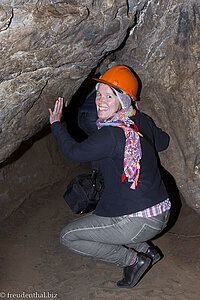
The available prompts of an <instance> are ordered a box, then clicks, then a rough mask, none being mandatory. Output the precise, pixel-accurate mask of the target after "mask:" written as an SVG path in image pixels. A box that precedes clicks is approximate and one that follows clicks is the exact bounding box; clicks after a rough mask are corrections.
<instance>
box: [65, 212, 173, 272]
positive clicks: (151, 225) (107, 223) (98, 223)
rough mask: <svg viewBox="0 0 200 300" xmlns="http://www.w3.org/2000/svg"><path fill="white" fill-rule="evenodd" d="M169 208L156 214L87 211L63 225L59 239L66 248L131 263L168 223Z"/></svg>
mask: <svg viewBox="0 0 200 300" xmlns="http://www.w3.org/2000/svg"><path fill="white" fill-rule="evenodd" d="M168 219H169V210H168V211H166V212H164V213H163V214H160V215H158V216H156V217H148V218H142V217H124V216H123V217H100V216H97V215H94V214H92V213H89V214H87V215H85V216H82V217H80V218H78V219H76V220H74V221H73V222H71V223H69V224H68V225H67V226H66V227H64V228H63V230H62V231H61V235H60V241H61V243H62V244H63V245H64V246H66V247H67V248H68V249H69V250H71V251H73V252H75V253H78V254H81V255H87V256H90V257H94V258H97V259H100V260H103V261H107V262H111V263H114V264H117V265H118V266H120V267H125V266H128V265H130V263H131V261H132V259H133V258H134V257H135V256H136V254H137V252H146V250H147V249H148V247H149V245H148V243H147V241H149V240H151V239H152V238H153V237H155V236H156V235H157V234H158V233H160V232H161V231H162V230H163V229H164V228H165V227H166V225H167V221H168Z"/></svg>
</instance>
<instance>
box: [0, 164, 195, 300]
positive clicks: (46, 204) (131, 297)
mask: <svg viewBox="0 0 200 300" xmlns="http://www.w3.org/2000/svg"><path fill="white" fill-rule="evenodd" d="M84 168H85V167H84V166H83V167H82V171H83V172H82V173H84ZM79 173H80V169H79ZM74 175H76V174H71V176H72V177H73V176H74ZM70 179H71V178H69V180H70ZM66 184H67V183H66V181H63V182H59V183H58V184H55V185H54V186H49V187H46V188H44V189H42V190H39V191H36V192H34V193H33V194H32V195H31V196H30V197H29V199H27V200H26V201H25V202H24V203H23V204H22V205H21V206H20V207H19V208H18V209H17V210H16V211H15V212H14V213H13V214H12V215H11V216H10V217H9V218H7V219H6V220H5V221H4V222H3V223H2V224H1V228H0V239H1V249H0V262H1V265H0V298H4V299H14V298H15V299H25V298H26V299H36V298H40V299H47V298H48V299H69V300H75V299H77V300H83V299H85V300H89V299H91V300H102V299H107V300H115V299H117V300H124V299H127V300H143V299H145V300H147V299H153V300H157V299H158V300H162V299H163V300H168V299H172V300H198V299H200V296H199V294H200V275H199V273H200V233H199V231H200V230H199V228H200V218H199V216H198V215H197V214H196V213H195V212H194V211H193V210H191V209H190V208H189V207H188V206H186V204H185V203H182V209H181V212H180V214H179V217H178V220H177V221H176V223H175V225H174V226H173V227H172V228H170V230H169V231H168V232H166V233H165V234H164V235H162V236H161V237H159V238H157V239H155V240H154V244H156V245H157V246H158V247H159V248H160V249H161V250H162V252H163V254H164V258H163V259H162V260H161V261H160V262H159V263H157V264H156V265H154V266H153V267H152V268H151V270H150V271H149V272H148V273H147V274H146V275H145V276H144V278H143V279H142V280H141V281H140V282H139V283H138V285H137V286H136V287H134V288H132V289H120V288H118V287H117V286H116V282H117V281H118V280H120V279H121V278H122V269H121V268H119V267H117V266H116V265H112V264H109V263H105V262H102V261H97V260H95V259H91V258H88V257H83V256H79V255H76V254H73V253H71V252H70V251H68V250H67V249H66V248H64V247H63V246H62V245H60V243H59V233H60V231H61V229H62V228H63V227H64V225H65V224H66V223H68V222H70V221H71V220H73V219H75V218H77V215H74V214H73V213H72V212H71V211H70V209H69V208H68V206H67V204H66V203H65V202H64V199H63V198H62V195H63V192H64V190H65V187H66ZM78 217H79V216H78ZM14 294H15V295H14Z"/></svg>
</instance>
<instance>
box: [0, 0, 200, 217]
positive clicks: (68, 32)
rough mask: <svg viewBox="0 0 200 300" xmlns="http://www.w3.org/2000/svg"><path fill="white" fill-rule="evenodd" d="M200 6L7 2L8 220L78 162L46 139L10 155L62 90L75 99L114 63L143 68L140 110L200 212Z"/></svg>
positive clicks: (2, 127)
mask: <svg viewBox="0 0 200 300" xmlns="http://www.w3.org/2000/svg"><path fill="white" fill-rule="evenodd" d="M199 6H200V4H199V1H198V0H189V1H183V0H180V1H172V0H158V1H156V0H155V1H153V0H148V1H147V0H146V1H145V0H141V1H140V0H135V1H133V0H129V1H123V0H116V1H114V0H96V1H92V0H84V1H75V0H74V1H70V0H69V1H64V0H63V1H58V0H40V1H39V0H38V1H37V0H29V1H23V0H16V1H9V0H2V1H1V3H0V145H1V151H0V162H2V163H1V166H0V167H1V169H0V186H1V191H0V202H1V203H0V207H3V215H2V216H3V217H5V216H6V215H8V214H9V213H10V212H11V211H12V210H13V209H14V208H16V207H17V206H18V205H19V204H20V203H22V201H23V199H25V198H26V197H28V195H30V194H31V192H32V191H33V190H34V189H35V188H37V189H39V187H40V186H41V187H43V186H45V185H47V184H48V182H49V183H50V184H52V183H53V182H56V181H57V180H59V178H61V177H63V176H66V168H69V169H70V167H74V165H73V164H72V165H71V164H70V163H69V162H66V161H65V160H64V159H63V157H61V156H60V154H59V151H58V149H57V148H56V146H55V144H54V141H53V140H52V139H51V138H50V137H48V136H47V137H46V138H43V139H41V146H38V143H39V141H37V142H35V143H36V145H35V144H34V145H33V147H30V149H29V150H27V151H26V152H25V153H24V154H23V155H22V156H21V157H19V153H18V158H17V159H16V158H15V159H13V158H12V156H11V159H10V155H11V154H12V153H13V152H14V151H15V150H16V149H18V147H19V146H20V144H21V143H22V142H23V141H25V140H28V139H29V138H30V137H31V136H33V135H35V134H36V133H37V132H39V131H40V130H42V128H44V127H45V126H46V124H47V123H48V107H49V106H51V107H52V106H53V103H54V101H55V99H56V98H57V97H58V96H63V97H64V98H65V103H66V106H67V105H68V104H69V102H70V100H71V98H72V96H73V95H74V93H75V92H76V91H77V90H78V89H79V87H80V86H81V84H82V83H83V81H84V80H85V79H86V78H87V77H88V76H89V75H90V74H91V72H92V71H94V70H95V68H97V67H98V68H99V67H100V68H99V69H100V70H105V69H106V68H107V64H108V62H110V61H111V60H114V63H119V64H127V65H129V66H130V67H132V68H133V69H134V70H135V71H136V73H137V74H138V75H139V77H140V79H141V82H142V92H141V95H140V98H141V102H140V103H139V108H140V109H141V110H142V111H144V112H146V113H147V114H149V115H150V116H152V118H153V119H154V120H155V122H156V124H157V125H158V126H159V127H161V128H163V129H164V130H166V131H167V132H168V133H169V135H170V137H171V143H170V147H169V149H168V150H167V151H165V152H164V153H161V155H160V157H161V162H162V164H163V166H164V167H165V168H166V170H167V171H169V172H170V173H171V174H172V175H173V176H174V178H175V180H176V182H177V186H178V188H179V191H180V192H181V194H182V195H183V196H184V198H185V200H186V202H187V203H188V205H190V206H191V207H192V208H193V209H195V210H196V211H198V212H199V211H200V189H199V188H200V142H199V140H200V139H199V135H200V134H199V127H200V126H199V120H200V111H199V110H200V105H199V104H200V103H199V86H198V82H199V77H200V76H199V66H200V61H199V49H200V44H199V41H200V34H199V32H200V25H199V24H200V20H199V9H200V7H199ZM109 55H110V56H109ZM49 139H50V140H51V143H50V142H49ZM49 145H51V147H49ZM34 147H36V148H37V151H36V152H34V151H35V150H34V149H35V148H34ZM53 147H55V149H54V148H53ZM29 152H30V153H29ZM52 155H53V157H54V158H53V159H51V158H52ZM56 156H57V157H58V159H57V161H56V158H55V157H56ZM50 157H51V158H50ZM6 159H7V160H6ZM31 160H32V161H31ZM45 170H46V172H47V173H48V176H46V173H45ZM11 178H13V179H12V180H11ZM10 180H11V182H10ZM49 180H50V181H49ZM2 187H3V188H2ZM19 191H20V192H19ZM6 207H7V208H6ZM8 207H10V208H8Z"/></svg>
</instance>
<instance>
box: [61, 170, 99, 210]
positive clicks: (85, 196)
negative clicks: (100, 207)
mask: <svg viewBox="0 0 200 300" xmlns="http://www.w3.org/2000/svg"><path fill="white" fill-rule="evenodd" d="M103 189H104V182H103V177H102V175H101V173H99V172H98V171H97V170H93V171H92V173H91V174H81V175H78V176H76V177H75V178H73V179H72V181H71V182H70V183H69V185H68V186H67V190H66V192H65V193H64V195H63V197H64V199H65V201H66V202H67V204H68V205H69V207H70V208H71V210H72V211H73V212H74V213H75V214H84V213H88V212H90V211H93V210H94V209H95V207H96V205H97V203H98V201H99V200H100V198H101V196H102V193H103Z"/></svg>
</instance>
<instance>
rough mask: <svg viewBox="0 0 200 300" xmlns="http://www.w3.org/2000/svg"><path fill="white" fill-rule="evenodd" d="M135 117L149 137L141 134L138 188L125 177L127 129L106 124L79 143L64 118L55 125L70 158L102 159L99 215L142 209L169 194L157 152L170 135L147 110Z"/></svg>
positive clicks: (117, 214) (58, 139)
mask: <svg viewBox="0 0 200 300" xmlns="http://www.w3.org/2000/svg"><path fill="white" fill-rule="evenodd" d="M133 120H134V122H135V124H136V125H137V126H138V128H139V131H140V132H142V133H143V134H144V136H145V137H146V138H144V137H142V138H140V140H141V147H142V159H141V161H140V166H141V169H140V177H139V180H138V185H137V187H136V189H135V190H133V189H131V188H130V185H131V183H129V182H128V181H127V180H126V181H125V182H122V181H121V177H122V173H123V161H124V148H125V134H124V131H123V129H121V128H119V127H113V126H104V127H102V128H101V129H100V130H98V131H97V132H96V133H95V134H93V135H92V136H90V137H89V138H87V139H86V140H85V141H83V142H81V143H77V142H76V141H74V140H73V139H72V138H71V137H70V135H69V134H68V133H67V131H66V129H65V128H64V127H63V126H62V125H61V123H60V122H54V123H53V124H52V125H51V127H52V133H53V135H54V137H55V138H56V140H57V142H58V145H59V147H60V148H61V150H62V152H63V154H64V155H65V156H66V158H67V159H69V160H71V161H75V162H87V161H95V160H98V161H99V163H100V170H101V172H102V174H103V177H104V184H105V188H104V192H103V196H102V198H101V200H100V201H99V203H98V205H97V207H96V209H95V211H94V214H97V215H99V216H105V217H116V216H122V215H126V214H130V213H134V212H138V211H141V210H144V209H145V208H148V207H151V206H153V205H155V204H158V203H160V202H162V201H164V200H165V199H166V198H167V197H168V195H167V191H166V188H165V186H164V183H163V181H162V179H161V177H160V172H159V169H158V162H157V155H156V153H157V152H160V151H163V150H165V149H166V148H167V147H168V144H169V136H168V134H167V133H165V132H163V131H162V130H161V129H160V128H158V127H156V125H155V124H154V122H153V120H152V119H151V118H150V117H149V116H147V115H146V114H144V113H141V112H138V113H137V114H136V116H135V117H134V118H133Z"/></svg>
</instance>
